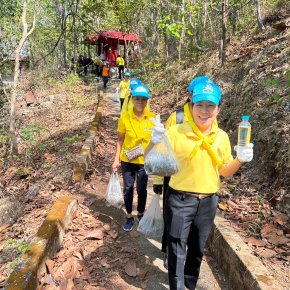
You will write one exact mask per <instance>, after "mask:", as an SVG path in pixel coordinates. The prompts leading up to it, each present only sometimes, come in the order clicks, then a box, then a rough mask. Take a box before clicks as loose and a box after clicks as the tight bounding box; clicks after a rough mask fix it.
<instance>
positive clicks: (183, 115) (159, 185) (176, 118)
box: [153, 76, 217, 269]
mask: <svg viewBox="0 0 290 290" xmlns="http://www.w3.org/2000/svg"><path fill="white" fill-rule="evenodd" d="M199 83H214V82H213V81H212V80H211V79H210V78H209V77H208V76H198V77H195V78H193V79H192V81H191V82H190V84H189V87H188V89H187V91H188V92H189V93H191V94H192V93H193V88H194V87H195V86H196V85H197V84H199ZM190 103H191V100H190V98H188V99H187V101H186V103H185V105H184V106H183V107H182V108H179V109H177V110H176V111H174V112H173V113H171V115H170V116H169V117H168V119H167V121H166V124H165V128H166V129H168V128H170V127H171V126H174V125H176V124H182V123H187V122H188V120H189V119H191V112H190ZM214 122H217V121H216V120H215V121H214ZM169 181H170V176H165V177H161V176H154V177H153V191H154V193H156V194H162V192H163V220H164V231H163V235H162V246H161V251H162V252H163V253H165V258H164V267H165V268H166V269H167V267H168V264H167V227H166V220H165V201H166V192H167V189H168V184H169Z"/></svg>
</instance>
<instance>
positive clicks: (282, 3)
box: [274, 0, 289, 9]
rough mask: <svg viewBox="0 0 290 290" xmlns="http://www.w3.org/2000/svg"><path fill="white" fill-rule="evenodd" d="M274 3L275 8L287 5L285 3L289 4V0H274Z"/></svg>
mask: <svg viewBox="0 0 290 290" xmlns="http://www.w3.org/2000/svg"><path fill="white" fill-rule="evenodd" d="M274 5H275V8H277V9H279V8H283V7H287V5H288V6H289V1H288V0H278V1H274Z"/></svg>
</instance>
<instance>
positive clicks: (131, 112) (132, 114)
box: [128, 107, 149, 120]
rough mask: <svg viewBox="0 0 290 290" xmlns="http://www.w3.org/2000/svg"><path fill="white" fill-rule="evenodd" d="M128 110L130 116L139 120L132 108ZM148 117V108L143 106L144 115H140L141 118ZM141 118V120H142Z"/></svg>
mask: <svg viewBox="0 0 290 290" xmlns="http://www.w3.org/2000/svg"><path fill="white" fill-rule="evenodd" d="M128 112H129V114H130V118H132V119H133V118H135V119H137V120H139V119H138V118H137V116H136V115H135V114H134V111H133V108H130V109H129V110H128ZM148 117H149V110H148V109H147V107H145V109H144V115H143V117H142V119H143V118H148ZM142 119H141V120H142Z"/></svg>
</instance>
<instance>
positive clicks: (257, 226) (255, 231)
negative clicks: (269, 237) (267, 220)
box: [246, 221, 262, 238]
mask: <svg viewBox="0 0 290 290" xmlns="http://www.w3.org/2000/svg"><path fill="white" fill-rule="evenodd" d="M261 228H262V224H261V223H260V222H259V221H250V222H247V228H246V233H247V235H248V236H253V237H256V238H258V237H259V236H260V232H261Z"/></svg>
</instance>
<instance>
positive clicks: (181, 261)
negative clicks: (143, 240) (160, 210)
mask: <svg viewBox="0 0 290 290" xmlns="http://www.w3.org/2000/svg"><path fill="white" fill-rule="evenodd" d="M217 204H218V197H217V196H216V195H211V196H209V197H206V198H203V199H199V198H197V197H193V196H190V195H189V194H186V193H184V192H181V191H176V190H174V189H173V188H170V187H169V188H168V191H167V194H166V202H165V217H166V225H167V239H168V278H169V286H170V289H171V290H183V289H184V286H186V287H187V288H188V289H190V290H194V289H195V287H196V283H197V279H198V276H199V271H200V265H201V261H202V257H203V253H204V247H205V243H206V240H207V238H208V236H209V233H210V231H211V229H212V225H213V221H214V217H215V214H216V209H217ZM186 249H187V250H186Z"/></svg>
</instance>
